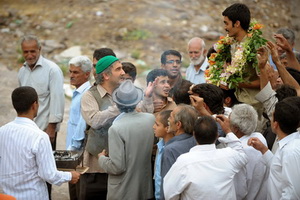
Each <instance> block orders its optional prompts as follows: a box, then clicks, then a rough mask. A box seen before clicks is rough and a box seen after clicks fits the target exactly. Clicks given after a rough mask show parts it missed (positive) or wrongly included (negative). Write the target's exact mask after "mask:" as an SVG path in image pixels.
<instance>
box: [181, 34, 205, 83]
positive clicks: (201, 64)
mask: <svg viewBox="0 0 300 200" xmlns="http://www.w3.org/2000/svg"><path fill="white" fill-rule="evenodd" d="M187 50H188V53H189V57H190V60H191V63H190V66H189V67H188V68H187V69H186V79H187V80H189V81H191V82H192V83H194V84H199V83H206V80H205V76H204V72H205V70H206V68H207V66H208V59H207V58H206V53H207V50H206V49H205V42H204V40H203V39H201V38H199V37H194V38H192V39H191V40H190V41H189V43H188V48H187Z"/></svg>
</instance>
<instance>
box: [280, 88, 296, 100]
mask: <svg viewBox="0 0 300 200" xmlns="http://www.w3.org/2000/svg"><path fill="white" fill-rule="evenodd" d="M275 96H276V97H277V99H278V101H282V100H283V99H285V98H287V97H295V96H297V91H296V89H295V88H294V87H292V86H290V85H285V84H283V85H281V86H280V87H279V88H278V89H276V95H275Z"/></svg>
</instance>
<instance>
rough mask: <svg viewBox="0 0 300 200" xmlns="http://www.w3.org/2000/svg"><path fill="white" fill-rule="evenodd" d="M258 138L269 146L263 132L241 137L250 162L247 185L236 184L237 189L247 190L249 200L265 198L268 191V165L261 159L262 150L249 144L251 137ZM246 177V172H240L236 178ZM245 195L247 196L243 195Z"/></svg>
mask: <svg viewBox="0 0 300 200" xmlns="http://www.w3.org/2000/svg"><path fill="white" fill-rule="evenodd" d="M253 137H256V138H258V139H259V140H260V141H261V142H262V143H263V144H264V145H266V146H267V141H266V139H265V138H264V136H263V135H262V134H261V133H258V132H254V133H251V134H250V135H244V136H243V137H241V138H240V140H241V142H242V145H243V149H244V152H245V154H246V155H247V158H248V163H247V165H246V172H247V173H246V174H247V176H246V183H247V184H246V185H242V184H241V183H238V182H237V184H235V186H236V191H243V190H244V191H246V194H247V198H246V199H247V200H265V199H266V196H267V193H266V189H267V184H266V181H267V175H266V166H265V164H264V163H263V162H262V161H261V158H262V154H261V152H260V151H257V150H256V149H254V148H253V147H252V146H249V145H248V140H249V139H250V138H253ZM241 177H244V174H240V173H238V174H237V175H236V177H235V180H236V179H241ZM237 193H238V192H237ZM243 197H245V196H243Z"/></svg>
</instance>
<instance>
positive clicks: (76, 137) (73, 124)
mask: <svg viewBox="0 0 300 200" xmlns="http://www.w3.org/2000/svg"><path fill="white" fill-rule="evenodd" d="M90 87H91V84H90V82H89V81H87V82H85V83H84V84H82V85H81V86H80V87H79V88H78V89H76V90H75V91H74V92H73V97H72V103H71V107H70V116H69V121H68V129H67V138H66V149H68V150H80V148H81V147H82V142H83V140H84V134H85V133H84V131H85V128H86V122H85V120H84V119H83V117H82V115H81V109H80V102H81V97H82V95H83V93H84V92H85V91H87V90H88V89H89V88H90Z"/></svg>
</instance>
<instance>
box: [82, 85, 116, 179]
mask: <svg viewBox="0 0 300 200" xmlns="http://www.w3.org/2000/svg"><path fill="white" fill-rule="evenodd" d="M97 90H98V92H99V94H100V96H101V98H108V99H109V100H110V101H111V104H112V106H109V107H108V109H106V110H99V106H98V103H97V101H96V99H95V98H94V96H93V95H92V93H91V92H90V91H87V92H85V93H84V95H83V96H82V99H81V114H82V116H83V118H84V120H85V121H86V123H87V124H88V125H90V126H91V127H92V128H94V129H97V128H99V127H101V126H103V125H104V124H105V122H106V121H107V120H108V119H110V118H112V117H115V116H117V115H119V114H120V112H119V110H118V108H117V106H116V105H115V103H114V102H113V100H112V96H111V95H110V94H109V93H108V92H107V91H106V90H105V89H104V88H103V87H102V86H101V85H97ZM83 165H84V166H87V167H89V170H88V171H87V173H99V172H100V173H104V171H103V169H101V168H100V167H99V164H98V158H97V157H95V156H93V155H91V154H90V153H89V152H87V151H84V158H83Z"/></svg>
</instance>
